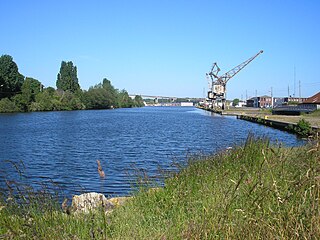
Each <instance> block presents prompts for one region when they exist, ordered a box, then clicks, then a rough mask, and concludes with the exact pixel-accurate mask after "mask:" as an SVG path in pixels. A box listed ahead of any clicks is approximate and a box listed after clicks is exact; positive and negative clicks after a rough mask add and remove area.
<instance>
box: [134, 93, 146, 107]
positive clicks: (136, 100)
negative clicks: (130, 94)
mask: <svg viewBox="0 0 320 240" xmlns="http://www.w3.org/2000/svg"><path fill="white" fill-rule="evenodd" d="M134 103H135V106H136V107H143V106H144V102H143V99H142V97H141V96H139V95H136V96H135V97H134Z"/></svg>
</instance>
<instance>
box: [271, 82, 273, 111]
mask: <svg viewBox="0 0 320 240" xmlns="http://www.w3.org/2000/svg"><path fill="white" fill-rule="evenodd" d="M272 90H273V89H272V87H271V108H273V92H272Z"/></svg>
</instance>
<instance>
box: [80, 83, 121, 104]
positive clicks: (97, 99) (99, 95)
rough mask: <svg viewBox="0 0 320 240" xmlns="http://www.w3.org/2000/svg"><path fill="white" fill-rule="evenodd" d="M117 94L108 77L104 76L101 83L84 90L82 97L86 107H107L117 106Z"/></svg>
mask: <svg viewBox="0 0 320 240" xmlns="http://www.w3.org/2000/svg"><path fill="white" fill-rule="evenodd" d="M117 95H118V90H116V89H115V88H114V87H113V86H112V85H111V82H110V81H109V80H108V79H106V78H104V79H103V82H102V83H99V84H97V85H95V86H94V87H90V88H89V90H88V91H87V92H84V97H83V99H84V104H85V106H86V108H87V109H109V108H113V107H118V104H117Z"/></svg>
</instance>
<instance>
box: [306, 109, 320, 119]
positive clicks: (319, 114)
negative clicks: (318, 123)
mask: <svg viewBox="0 0 320 240" xmlns="http://www.w3.org/2000/svg"><path fill="white" fill-rule="evenodd" d="M308 116H312V117H320V109H318V110H316V111H314V112H312V113H310V114H308Z"/></svg>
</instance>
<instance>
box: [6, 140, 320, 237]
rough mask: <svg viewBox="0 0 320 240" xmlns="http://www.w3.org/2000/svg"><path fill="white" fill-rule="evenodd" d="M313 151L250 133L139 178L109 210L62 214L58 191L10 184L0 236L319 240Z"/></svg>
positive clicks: (319, 156)
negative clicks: (158, 177) (159, 175)
mask: <svg viewBox="0 0 320 240" xmlns="http://www.w3.org/2000/svg"><path fill="white" fill-rule="evenodd" d="M319 150H320V146H319V142H317V143H312V144H311V143H310V144H307V145H305V146H301V147H294V148H285V147H282V146H281V145H277V146H273V145H271V144H270V143H269V141H268V140H266V139H263V138H256V137H252V136H251V135H249V136H248V138H247V140H246V142H245V143H244V144H243V145H242V146H235V147H233V148H232V149H230V150H225V151H222V152H219V153H217V154H215V155H213V156H205V157H192V158H190V159H189V162H188V166H187V167H181V169H180V171H179V172H178V173H167V175H168V176H167V179H166V181H165V186H164V187H163V188H159V189H158V190H156V191H150V190H148V188H147V187H146V185H148V183H150V182H149V179H144V180H145V181H144V184H142V187H141V189H140V190H139V191H137V192H136V193H135V194H134V197H133V198H131V199H130V200H129V201H127V202H126V204H124V205H123V206H121V207H119V208H116V209H115V210H114V211H113V212H112V213H110V214H107V215H106V214H105V213H104V211H103V210H102V209H101V211H100V210H97V211H94V212H91V213H90V214H83V215H72V214H71V215H68V214H65V213H63V211H62V210H61V207H60V206H59V203H58V196H55V195H52V194H49V193H48V192H47V191H45V190H43V191H40V192H39V191H38V192H34V191H32V190H30V189H29V190H28V191H27V193H25V191H22V190H21V189H22V188H21V187H20V188H18V187H16V190H14V186H15V184H14V183H11V185H10V184H8V186H10V189H11V192H12V191H16V194H12V195H9V197H8V196H7V195H6V196H4V195H3V196H2V200H1V201H2V202H1V207H0V208H1V210H0V238H1V237H2V238H7V239H319V238H320V222H319V219H320V201H319V199H320V151H319ZM17 186H18V185H17ZM19 189H20V190H19ZM19 192H24V193H23V194H19Z"/></svg>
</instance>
